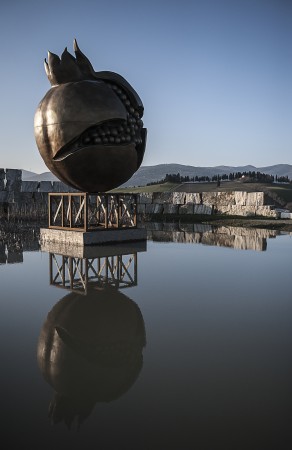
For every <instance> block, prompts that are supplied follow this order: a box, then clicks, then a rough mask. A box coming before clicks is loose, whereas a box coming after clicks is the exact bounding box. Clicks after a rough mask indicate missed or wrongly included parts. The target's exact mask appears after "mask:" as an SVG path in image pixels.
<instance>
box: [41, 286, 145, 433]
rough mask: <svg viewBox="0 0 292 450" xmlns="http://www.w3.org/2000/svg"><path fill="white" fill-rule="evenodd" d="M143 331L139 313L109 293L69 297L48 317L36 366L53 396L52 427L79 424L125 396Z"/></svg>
mask: <svg viewBox="0 0 292 450" xmlns="http://www.w3.org/2000/svg"><path fill="white" fill-rule="evenodd" d="M145 343H146V338H145V327H144V321H143V317H142V314H141V311H140V309H139V308H138V306H137V305H136V303H134V302H133V301H132V300H131V299H130V298H129V297H127V296H126V295H124V294H122V293H121V292H120V291H118V290H117V289H115V288H113V287H110V286H109V287H103V288H102V289H100V288H96V287H91V288H89V289H88V292H87V294H86V295H85V296H81V295H79V294H78V293H75V292H71V293H70V294H68V295H66V296H65V297H63V298H62V299H61V300H60V301H59V302H58V303H57V304H56V305H55V306H54V307H53V309H52V310H51V311H50V312H49V314H48V316H47V319H46V321H45V323H44V325H43V327H42V330H41V334H40V338H39V343H38V352H37V358H38V364H39V367H40V370H41V372H42V374H43V376H44V378H45V379H46V381H47V382H48V383H49V384H50V385H51V386H52V387H53V388H54V390H55V394H54V398H53V400H52V402H51V405H50V410H49V415H50V417H51V419H52V421H53V423H57V422H61V421H64V422H65V423H66V424H67V426H68V427H70V426H71V423H72V422H73V420H74V419H75V418H77V420H78V423H79V424H80V423H81V422H82V421H83V420H84V419H85V418H86V417H87V416H88V415H89V414H90V413H91V411H92V409H93V408H94V405H95V403H96V402H110V401H112V400H115V399H116V398H118V397H120V396H121V395H123V394H124V393H125V392H127V391H128V390H129V389H130V387H131V386H132V385H133V384H134V382H135V381H136V380H137V378H138V376H139V373H140V371H141V369H142V364H143V355H142V350H143V347H144V346H145Z"/></svg>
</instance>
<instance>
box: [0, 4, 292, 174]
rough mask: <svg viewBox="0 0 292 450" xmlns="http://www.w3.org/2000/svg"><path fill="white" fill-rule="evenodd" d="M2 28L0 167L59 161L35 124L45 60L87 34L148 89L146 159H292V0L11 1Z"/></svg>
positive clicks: (37, 166)
mask: <svg viewBox="0 0 292 450" xmlns="http://www.w3.org/2000/svg"><path fill="white" fill-rule="evenodd" d="M0 36H1V71H0V98H1V101H0V119H1V121H0V123H1V147H0V148H1V160H0V161H1V162H0V167H10V168H24V169H27V170H32V171H35V172H39V173H40V172H43V171H47V168H46V166H45V165H44V163H43V160H42V159H41V157H40V155H39V152H38V149H37V147H36V144H35V140H34V133H33V117H34V112H35V109H36V107H37V105H38V103H39V101H40V100H41V99H42V97H43V96H44V95H45V93H46V92H47V90H48V89H49V88H50V84H49V81H48V79H47V77H46V74H45V71H44V68H43V60H44V58H45V57H46V56H47V51H48V50H50V51H52V52H53V53H57V54H58V55H60V54H61V53H62V51H63V50H64V48H65V47H66V46H67V47H68V50H69V51H70V52H71V53H73V39H74V38H75V37H76V38H77V41H78V43H79V46H80V48H81V50H83V52H84V53H85V54H86V55H87V56H88V57H89V59H90V60H91V62H92V65H93V67H94V68H95V70H96V71H98V70H111V71H115V72H118V73H120V74H121V75H122V76H124V77H125V78H126V79H127V80H128V81H129V82H130V83H131V84H132V85H133V87H134V88H135V89H136V90H137V92H138V94H139V95H140V97H141V99H142V101H143V103H144V107H145V114H144V124H145V126H146V127H147V128H148V142H147V148H146V153H145V158H144V161H143V165H153V164H160V163H180V164H190V165H194V166H215V165H245V164H253V165H255V166H257V167H263V166H268V165H272V164H277V163H287V164H292V1H291V0H229V1H228V0H226V1H225V0H213V1H212V0H198V1H196V0H193V1H191V0H189V1H184V0H180V1H177V0H176V1H172V0H170V1H160V0H156V1H152V0H148V1H146V0H145V1H144V2H139V1H138V0H135V1H131V0H124V1H116V0H111V1H90V0H79V1H74V0H73V1H61V0H58V1H55V0H50V1H42V0H36V1H34V0H27V1H20V0H19V1H17V0H9V1H7V2H6V1H5V2H1V6H0ZM73 54H74V53H73Z"/></svg>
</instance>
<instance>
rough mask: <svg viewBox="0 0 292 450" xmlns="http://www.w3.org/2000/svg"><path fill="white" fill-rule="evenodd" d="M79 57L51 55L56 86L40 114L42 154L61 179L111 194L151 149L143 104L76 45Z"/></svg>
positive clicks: (38, 134) (49, 67) (51, 73)
mask: <svg viewBox="0 0 292 450" xmlns="http://www.w3.org/2000/svg"><path fill="white" fill-rule="evenodd" d="M74 50H75V56H76V57H75V58H74V57H73V56H72V55H71V54H70V53H69V52H68V51H67V49H65V51H64V52H63V54H62V56H61V59H60V58H59V57H58V56H57V55H54V54H53V53H50V52H49V56H48V62H47V61H46V60H45V69H46V73H47V76H48V79H49V81H50V83H51V84H52V88H51V89H50V90H49V91H48V92H47V94H46V95H45V96H44V98H43V99H42V101H41V102H40V104H39V105H38V108H37V110H36V113H35V118H34V132H35V139H36V143H37V146H38V149H39V151H40V154H41V156H42V158H43V160H44V162H45V164H46V165H47V167H48V168H49V170H50V171H51V172H52V173H54V174H55V175H56V176H57V177H58V178H59V179H60V180H61V181H63V182H64V183H66V184H67V185H69V186H72V187H73V188H75V189H78V190H80V191H85V192H90V193H93V192H106V191H108V190H110V189H113V188H115V187H118V186H120V185H121V184H123V183H124V182H126V181H127V180H128V179H129V178H131V176H132V175H133V174H134V173H135V172H136V170H137V169H138V168H139V167H140V165H141V163H142V161H143V156H144V152H145V147H146V135H147V130H146V129H145V128H143V122H142V116H143V111H144V108H143V104H142V102H141V99H140V97H139V96H138V94H137V93H136V91H135V90H134V89H133V88H132V86H131V85H130V84H129V83H128V82H127V81H126V80H125V79H124V78H123V77H122V76H121V75H119V74H116V73H114V72H107V71H105V72H95V71H94V70H93V68H92V66H91V63H90V62H89V60H88V59H87V58H86V56H85V55H83V53H82V52H81V51H80V49H79V48H78V46H77V43H76V41H74Z"/></svg>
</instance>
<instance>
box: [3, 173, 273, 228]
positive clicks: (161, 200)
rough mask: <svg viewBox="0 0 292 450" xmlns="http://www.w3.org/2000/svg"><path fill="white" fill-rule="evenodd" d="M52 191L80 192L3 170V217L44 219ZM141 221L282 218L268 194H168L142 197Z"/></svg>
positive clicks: (139, 216)
mask: <svg viewBox="0 0 292 450" xmlns="http://www.w3.org/2000/svg"><path fill="white" fill-rule="evenodd" d="M48 192H76V191H75V190H74V189H72V188H71V187H69V186H67V185H66V184H64V183H62V182H61V181H54V182H51V181H41V182H38V181H22V179H21V170H17V169H0V218H1V217H3V216H4V217H9V218H14V217H15V218H20V217H24V218H31V219H42V218H47V215H48ZM137 211H138V219H139V220H142V219H143V218H145V217H147V216H148V215H153V214H175V215H179V214H184V215H186V214H201V215H209V214H216V213H217V214H227V215H238V216H266V217H280V215H279V212H277V210H276V209H275V208H274V207H273V205H271V204H268V197H267V196H266V194H265V193H264V192H244V191H232V192H202V193H186V192H165V193H158V192H155V193H142V194H140V195H138V209H137Z"/></svg>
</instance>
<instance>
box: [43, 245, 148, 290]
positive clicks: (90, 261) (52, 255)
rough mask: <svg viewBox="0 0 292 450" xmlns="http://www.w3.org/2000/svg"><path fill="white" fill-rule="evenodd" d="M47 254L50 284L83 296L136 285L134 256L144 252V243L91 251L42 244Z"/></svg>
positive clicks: (106, 246)
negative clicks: (104, 289)
mask: <svg viewBox="0 0 292 450" xmlns="http://www.w3.org/2000/svg"><path fill="white" fill-rule="evenodd" d="M41 250H42V251H47V252H48V253H49V264H50V266H49V268H50V284H51V285H53V286H56V287H59V288H62V289H67V290H72V291H74V292H79V293H82V294H84V293H85V294H86V293H87V291H88V288H89V287H90V288H93V287H96V288H97V289H99V288H104V287H105V286H112V287H115V288H117V289H121V288H126V287H131V286H136V285H137V253H138V252H143V251H146V241H143V242H137V243H133V242H132V243H128V244H126V243H122V244H120V245H114V246H113V245H105V246H94V247H85V248H83V247H75V248H74V247H73V246H64V245H60V244H48V243H46V244H42V245H41Z"/></svg>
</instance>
